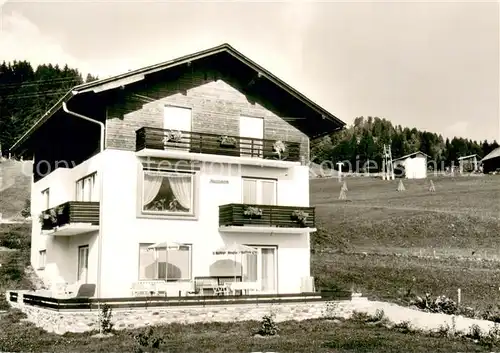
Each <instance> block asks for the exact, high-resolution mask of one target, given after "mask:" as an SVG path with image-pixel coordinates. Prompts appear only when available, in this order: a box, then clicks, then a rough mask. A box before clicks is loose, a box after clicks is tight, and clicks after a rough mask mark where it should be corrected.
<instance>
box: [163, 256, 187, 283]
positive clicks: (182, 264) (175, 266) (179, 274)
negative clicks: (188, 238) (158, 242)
mask: <svg viewBox="0 0 500 353" xmlns="http://www.w3.org/2000/svg"><path fill="white" fill-rule="evenodd" d="M167 275H168V278H169V279H188V278H190V261H189V249H179V250H177V249H176V250H169V251H168V269H167Z"/></svg>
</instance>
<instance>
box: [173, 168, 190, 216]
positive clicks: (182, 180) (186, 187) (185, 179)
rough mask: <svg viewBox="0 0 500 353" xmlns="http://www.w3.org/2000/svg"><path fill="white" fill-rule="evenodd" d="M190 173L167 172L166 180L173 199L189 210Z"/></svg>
mask: <svg viewBox="0 0 500 353" xmlns="http://www.w3.org/2000/svg"><path fill="white" fill-rule="evenodd" d="M191 178H192V176H191V175H182V174H169V175H168V181H169V183H170V188H171V190H172V193H173V194H174V197H175V199H176V200H177V202H179V204H180V205H181V206H182V207H183V208H186V209H188V210H191V180H192V179H191Z"/></svg>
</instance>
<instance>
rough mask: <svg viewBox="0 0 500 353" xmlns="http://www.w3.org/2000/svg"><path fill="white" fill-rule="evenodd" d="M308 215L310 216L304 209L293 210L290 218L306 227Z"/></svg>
mask: <svg viewBox="0 0 500 353" xmlns="http://www.w3.org/2000/svg"><path fill="white" fill-rule="evenodd" d="M308 216H309V214H308V213H306V212H304V211H302V210H295V211H293V212H292V214H291V216H290V218H291V219H292V221H295V222H296V223H298V224H300V225H301V226H302V227H305V226H306V222H307V217H308Z"/></svg>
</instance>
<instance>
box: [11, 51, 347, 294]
mask: <svg viewBox="0 0 500 353" xmlns="http://www.w3.org/2000/svg"><path fill="white" fill-rule="evenodd" d="M343 125H344V123H343V122H341V121H340V120H338V119H337V118H335V117H334V116H333V115H331V114H330V113H328V112H326V111H325V110H323V109H322V108H321V107H319V106H317V105H316V104H314V103H313V102H311V101H310V100H308V99H307V98H306V97H304V96H303V95H301V94H300V93H299V92H297V91H295V90H293V89H292V88H291V87H289V86H288V85H286V84H285V83H283V82H282V81H281V80H279V79H277V78H276V77H275V76H273V75H272V74H271V73H269V72H267V71H266V70H265V69H263V68H262V67H260V66H258V65H257V64H255V63H253V62H251V61H250V60H249V59H248V58H246V57H244V56H243V55H242V54H240V53H239V52H237V51H236V50H234V48H232V47H230V46H229V45H226V44H225V45H222V46H219V47H216V48H212V49H209V50H206V51H203V52H199V53H195V54H192V55H190V56H186V57H183V58H179V59H177V60H174V61H169V62H166V63H162V64H158V65H154V66H151V67H147V68H143V69H140V70H136V71H132V72H129V73H127V74H124V75H120V76H117V77H113V78H110V79H105V80H99V81H95V82H91V83H88V84H83V85H80V86H77V87H75V88H74V89H73V90H72V91H71V92H69V93H68V94H67V95H66V96H65V97H63V98H62V99H61V101H60V102H59V103H58V104H56V106H55V107H53V108H52V109H51V110H50V111H49V112H47V114H45V115H44V117H43V118H41V119H40V121H39V122H37V124H35V126H34V127H33V128H32V129H31V130H30V131H28V132H27V134H26V135H25V136H23V137H22V138H21V139H20V140H19V141H18V142H17V143H16V145H15V146H14V149H13V150H14V151H15V152H16V153H17V154H18V155H25V156H28V155H31V156H33V157H34V177H33V184H32V190H31V199H32V206H31V209H32V214H33V219H34V220H35V221H34V222H33V230H32V253H31V261H32V264H33V267H34V268H35V269H37V272H38V273H39V274H40V275H41V276H42V277H45V278H55V277H57V278H59V279H60V280H64V281H65V282H67V283H75V282H78V283H95V284H96V285H97V296H99V297H124V296H125V297H126V296H130V290H131V287H132V286H133V285H134V283H136V282H138V281H165V280H166V281H168V282H169V283H174V284H175V283H181V282H191V281H193V280H194V279H195V278H197V277H232V276H234V277H235V278H236V277H237V278H238V280H239V281H250V282H255V283H258V286H259V288H258V291H259V292H264V293H295V292H300V291H301V290H303V288H302V283H303V282H304V279H305V278H308V277H309V276H310V255H309V254H310V245H309V244H310V233H311V232H313V231H315V221H314V208H313V207H310V205H309V167H308V160H309V139H310V138H314V137H317V136H320V135H322V134H325V133H329V132H332V131H334V130H336V129H339V128H341V127H342V126H343ZM37 219H38V220H39V221H38V222H37V221H36V220H37ZM158 243H164V244H176V245H177V246H176V247H175V248H174V247H169V246H168V245H162V246H157V245H155V244H158ZM231 244H240V245H247V246H250V247H251V248H253V249H255V250H256V252H255V253H252V254H245V255H243V254H240V255H236V254H235V255H234V257H233V256H232V255H231V256H222V257H221V256H217V255H214V251H215V250H217V249H220V248H223V247H224V246H228V245H231Z"/></svg>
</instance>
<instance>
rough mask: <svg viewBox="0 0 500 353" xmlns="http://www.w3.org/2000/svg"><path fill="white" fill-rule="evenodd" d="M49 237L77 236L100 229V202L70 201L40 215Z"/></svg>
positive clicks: (45, 232)
mask: <svg viewBox="0 0 500 353" xmlns="http://www.w3.org/2000/svg"><path fill="white" fill-rule="evenodd" d="M40 223H41V225H42V231H43V233H44V234H47V235H63V236H70V235H77V234H84V233H89V232H92V231H96V230H98V229H99V202H85V201H68V202H66V203H63V204H61V205H59V206H56V207H53V208H50V209H48V210H45V211H43V212H42V214H41V215H40Z"/></svg>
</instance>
